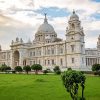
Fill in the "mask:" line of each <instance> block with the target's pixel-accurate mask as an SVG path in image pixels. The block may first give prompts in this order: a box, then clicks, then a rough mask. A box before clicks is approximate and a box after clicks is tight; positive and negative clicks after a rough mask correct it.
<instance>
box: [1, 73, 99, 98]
mask: <svg viewBox="0 0 100 100" xmlns="http://www.w3.org/2000/svg"><path fill="white" fill-rule="evenodd" d="M85 97H86V100H100V77H93V76H87V79H86V88H85ZM0 100H71V98H70V95H69V93H67V92H66V90H65V88H64V86H63V84H62V81H61V77H60V75H21V74H18V75H16V74H15V75H14V74H0Z"/></svg>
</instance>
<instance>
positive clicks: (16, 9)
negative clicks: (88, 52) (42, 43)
mask: <svg viewBox="0 0 100 100" xmlns="http://www.w3.org/2000/svg"><path fill="white" fill-rule="evenodd" d="M41 7H47V8H49V7H57V8H59V9H61V8H65V9H66V11H68V12H72V10H73V9H75V10H76V11H77V13H78V15H79V17H80V20H81V21H82V26H83V28H84V31H85V34H86V36H85V39H86V47H88V46H89V45H90V47H95V46H96V42H95V41H97V36H98V35H99V33H100V28H99V27H100V19H99V20H97V19H96V18H93V17H91V15H92V14H95V13H100V3H97V2H94V1H92V0H84V1H83V0H0V14H1V15H0V27H1V28H2V29H0V42H1V43H3V44H4V42H3V40H5V39H6V40H5V43H6V41H8V40H7V39H8V38H10V36H12V37H11V38H10V39H13V38H15V37H16V36H17V35H18V36H20V37H23V38H24V39H26V37H27V36H28V37H31V39H33V35H34V34H35V32H36V31H37V29H38V27H39V25H40V24H42V22H43V18H44V16H43V15H41V14H39V13H36V12H34V10H37V9H41ZM49 17H50V18H51V16H49ZM68 18H69V16H67V15H66V17H56V18H51V19H52V20H49V19H48V20H49V23H50V24H51V25H53V26H54V28H55V31H56V32H57V33H58V37H62V38H64V39H65V31H66V27H67V25H68V23H67V22H68ZM8 32H9V35H8ZM21 32H22V33H23V34H21ZM91 40H93V41H94V42H93V44H92V45H91V42H90V41H91ZM10 41H11V40H9V41H8V42H7V44H6V45H8V43H10ZM8 46H9V45H8ZM8 46H6V47H5V46H3V47H4V48H7V47H8Z"/></svg>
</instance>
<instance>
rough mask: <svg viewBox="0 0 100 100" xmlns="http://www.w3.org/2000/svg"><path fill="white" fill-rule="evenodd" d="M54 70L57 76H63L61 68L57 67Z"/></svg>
mask: <svg viewBox="0 0 100 100" xmlns="http://www.w3.org/2000/svg"><path fill="white" fill-rule="evenodd" d="M53 70H54V72H55V73H56V74H61V70H60V68H59V66H55V68H54V69H53Z"/></svg>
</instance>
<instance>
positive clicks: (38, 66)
mask: <svg viewBox="0 0 100 100" xmlns="http://www.w3.org/2000/svg"><path fill="white" fill-rule="evenodd" d="M31 69H32V70H35V74H38V71H39V70H42V66H41V65H40V64H34V65H32V66H31Z"/></svg>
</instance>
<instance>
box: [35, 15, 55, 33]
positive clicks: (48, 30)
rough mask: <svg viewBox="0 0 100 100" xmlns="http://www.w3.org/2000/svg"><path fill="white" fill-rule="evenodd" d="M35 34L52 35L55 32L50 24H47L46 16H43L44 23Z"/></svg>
mask: <svg viewBox="0 0 100 100" xmlns="http://www.w3.org/2000/svg"><path fill="white" fill-rule="evenodd" d="M37 32H39V33H54V32H55V31H54V28H53V27H52V26H51V25H50V24H48V21H47V18H46V14H45V19H44V23H43V24H42V25H40V27H39V28H38V31H37Z"/></svg>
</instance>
